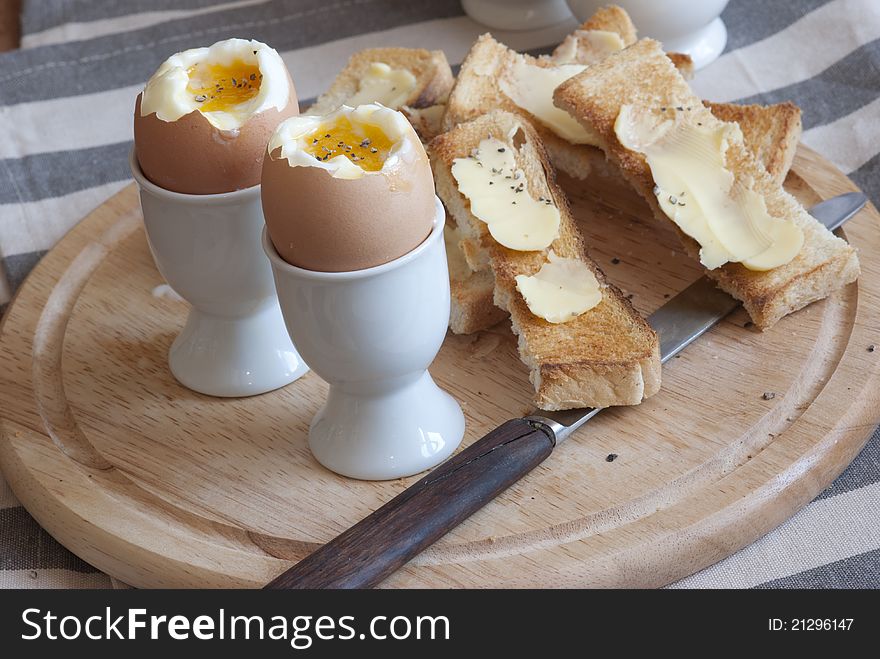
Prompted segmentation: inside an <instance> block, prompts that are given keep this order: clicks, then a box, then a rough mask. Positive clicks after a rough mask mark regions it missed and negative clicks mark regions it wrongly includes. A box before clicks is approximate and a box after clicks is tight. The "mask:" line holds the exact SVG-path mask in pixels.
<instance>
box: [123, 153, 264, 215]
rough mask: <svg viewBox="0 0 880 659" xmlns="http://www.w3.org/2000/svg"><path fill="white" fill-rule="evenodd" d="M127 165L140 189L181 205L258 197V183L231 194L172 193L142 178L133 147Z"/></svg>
mask: <svg viewBox="0 0 880 659" xmlns="http://www.w3.org/2000/svg"><path fill="white" fill-rule="evenodd" d="M128 164H129V167H130V168H131V175H132V176H133V177H134V180H135V181H136V182H137V184H138V185H139V186H140V187H141V188H142V189H144V190H146V191H147V192H149V193H151V194H154V195H156V196H157V197H164V198H166V199H170V200H172V201H176V202H178V203H182V204H197V205H206V204H208V205H213V204H228V203H230V202H234V201H241V200H247V199H249V198H250V197H254V196H259V195H260V184H259V183H257V184H256V185H252V186H251V187H249V188H242V189H241V190H233V191H232V192H218V193H215V194H187V193H186V192H174V191H173V190H166V189H165V188H163V187H162V186H159V185H156V184H155V183H153V182H152V181H151V180H149V179H148V178H147V177H146V176H144V172H143V170H141V166H140V163H139V162H138V159H137V154H136V153H135V148H134V147H132V148H131V151H129V152H128Z"/></svg>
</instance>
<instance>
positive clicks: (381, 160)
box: [305, 116, 394, 172]
mask: <svg viewBox="0 0 880 659" xmlns="http://www.w3.org/2000/svg"><path fill="white" fill-rule="evenodd" d="M305 139H306V148H305V151H306V153H310V154H311V155H313V156H315V158H317V159H318V160H330V159H332V158H335V157H336V156H339V155H343V156H345V157H346V158H348V159H349V160H351V161H352V162H353V163H354V164H356V165H358V166H360V168H361V169H363V170H364V171H367V172H377V171H379V170H380V169H382V165H384V164H385V159H386V158H387V157H388V153H389V152H390V151H391V147H392V146H394V145H393V143H392V142H391V140H390V139H389V138H388V136H387V135H386V134H385V133H384V131H383V130H382V129H381V128H379V127H378V126H374V125H372V124H361V123H358V124H357V125H354V124H352V123H351V120H350V119H349V118H348V117H345V116H342V117H339V119H337V120H336V121H334V122H333V123H332V124H325V125H323V126H321V127H320V128H319V129H318V130H316V131H315V132H314V133H312V134H311V135H309V136H308V137H306V138H305Z"/></svg>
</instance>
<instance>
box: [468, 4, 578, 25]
mask: <svg viewBox="0 0 880 659" xmlns="http://www.w3.org/2000/svg"><path fill="white" fill-rule="evenodd" d="M461 6H462V9H464V11H465V13H466V14H467V15H468V16H470V17H471V18H472V19H474V20H475V21H477V23H482V24H483V25H485V26H487V27H491V28H493V29H495V30H538V29H541V28H544V27H549V26H551V25H556V24H557V23H561V22H562V21H565V20H568V19H570V18H571V12H570V11H569V9H568V7H567V6H566V4H565V0H461Z"/></svg>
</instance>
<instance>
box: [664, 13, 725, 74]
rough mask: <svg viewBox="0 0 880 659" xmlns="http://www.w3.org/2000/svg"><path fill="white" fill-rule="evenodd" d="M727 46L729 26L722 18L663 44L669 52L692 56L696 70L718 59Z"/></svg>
mask: <svg viewBox="0 0 880 659" xmlns="http://www.w3.org/2000/svg"><path fill="white" fill-rule="evenodd" d="M726 45H727V26H726V25H724V21H722V20H721V18H720V17H719V18H716V19H715V20H713V21H711V22H710V23H709V24H708V25H706V26H704V27H701V28H700V29H698V30H695V31H694V32H691V33H690V34H686V35H684V36H681V37H677V38H675V39H667V40H664V42H663V47H664V48H665V49H666V50H667V51H669V52H675V53H685V54H687V55H690V57H691V59H692V60H693V62H694V69H695V70H699V69H702V68H703V67H704V66H706V65H707V64H711V63H712V62H714V61H715V60H716V59H718V57H719V55H721V53H722V52H724V47H725V46H726Z"/></svg>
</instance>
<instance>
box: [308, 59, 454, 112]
mask: <svg viewBox="0 0 880 659" xmlns="http://www.w3.org/2000/svg"><path fill="white" fill-rule="evenodd" d="M375 62H383V63H385V64H387V65H388V66H390V67H391V68H393V69H407V70H409V71H411V72H412V74H413V75H414V76H415V77H416V86H415V89H414V90H413V92H412V94H410V97H409V98H408V99H406V101H405V102H404V103H403V105H406V106H409V107H411V108H416V109H420V108H427V107H429V106H432V105H437V104H439V103H445V102H446V98H447V97H448V96H449V92H450V90H451V89H452V85H453V83H454V81H455V80H454V77H453V75H452V69H451V68H450V67H449V62H448V61H447V60H446V54H445V53H444V52H443V51H442V50H423V49H420V48H367V49H365V50H361V51H359V52H357V53H355V54H354V55H352V56H351V58H350V59H349V60H348V64H346V66H345V68H344V69H343V70H342V71H341V72H340V73H339V75H337V76H336V79H335V80H334V81H333V84H331V85H330V88H329V89H328V90H327V91H326V92H325V93H323V94H321V96H319V97H318V100H317V101H315V103H314V105H312V106H311V107H310V108H309V109H308V110H306V111H305V112H304V113H303V114H318V115H322V114H327V113H329V112H332V111H333V110H335V109H336V108H338V107H339V106H340V105H342V104H343V103H345V101H346V100H347V99H349V98H351V97H352V96H353V95H354V94H356V93H357V91H358V88H359V86H360V80H361V78H362V77H363V76H364V75H365V74H366V72H367V70H368V69H369V68H370V65H371V64H373V63H375ZM393 109H395V110H396V109H398V108H393Z"/></svg>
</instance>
